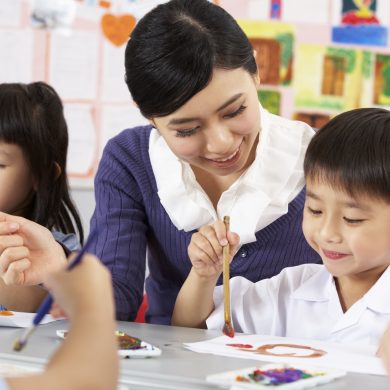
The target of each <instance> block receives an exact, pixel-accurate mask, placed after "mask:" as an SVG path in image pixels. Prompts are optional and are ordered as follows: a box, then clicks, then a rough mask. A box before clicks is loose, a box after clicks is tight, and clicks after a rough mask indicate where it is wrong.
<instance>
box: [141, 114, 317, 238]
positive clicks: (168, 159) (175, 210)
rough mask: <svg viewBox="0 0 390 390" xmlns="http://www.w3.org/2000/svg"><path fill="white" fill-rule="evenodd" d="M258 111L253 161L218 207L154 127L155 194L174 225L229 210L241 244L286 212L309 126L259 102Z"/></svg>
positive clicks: (202, 221)
mask: <svg viewBox="0 0 390 390" xmlns="http://www.w3.org/2000/svg"><path fill="white" fill-rule="evenodd" d="M260 115H261V116H260V118H261V126H260V128H261V134H260V140H259V143H258V145H257V148H256V157H255V160H254V162H253V164H252V165H251V166H250V167H249V168H248V169H247V171H246V172H245V173H244V174H243V175H242V176H241V177H240V178H239V179H238V180H236V182H234V183H233V184H232V185H231V186H230V188H229V189H228V190H226V191H225V192H224V193H223V194H222V196H221V198H220V200H219V202H218V205H217V212H216V211H215V209H214V207H213V205H212V203H211V201H210V199H209V198H208V196H207V195H206V193H205V192H204V191H203V189H202V188H201V186H200V185H199V183H198V182H197V181H196V178H195V175H194V173H193V171H192V169H191V166H190V165H189V164H188V163H187V162H184V161H181V160H180V159H178V158H177V157H176V156H175V155H174V154H173V152H172V151H171V150H170V148H169V147H168V145H167V144H166V142H165V140H164V138H163V137H162V136H160V134H159V133H158V131H157V130H156V129H153V130H152V132H151V134H150V140H149V156H150V161H151V165H152V168H153V172H154V175H155V178H156V182H157V189H158V196H159V198H160V201H161V204H162V205H163V207H164V209H165V211H166V212H167V213H168V215H169V217H170V218H171V220H172V222H173V224H174V225H175V226H176V227H177V228H178V229H179V230H184V231H191V230H194V229H198V228H200V227H201V226H203V225H206V224H211V223H213V222H214V221H216V220H217V219H222V218H223V216H224V215H230V221H231V223H230V228H231V231H234V232H236V233H238V234H239V235H240V239H241V240H240V244H241V245H243V244H246V243H249V242H253V241H256V237H255V233H256V232H257V231H259V230H261V229H262V228H264V227H265V226H267V225H269V224H270V223H272V222H273V221H275V220H276V219H278V218H279V217H280V216H282V215H284V214H286V213H287V210H288V204H289V203H290V201H291V200H292V199H294V198H295V196H296V195H297V194H298V193H299V192H300V191H301V189H302V188H303V185H304V180H303V158H304V153H305V150H306V147H307V144H308V142H309V141H310V138H311V136H312V134H313V130H312V129H311V128H310V127H309V126H308V125H306V124H304V123H302V122H293V121H290V120H287V119H283V118H280V117H278V116H275V115H272V114H270V113H268V112H267V111H266V110H265V109H263V108H262V107H261V108H260ZM162 161H163V162H164V163H163V164H162V163H161V162H162Z"/></svg>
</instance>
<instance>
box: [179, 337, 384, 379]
mask: <svg viewBox="0 0 390 390" xmlns="http://www.w3.org/2000/svg"><path fill="white" fill-rule="evenodd" d="M184 346H185V347H186V348H188V349H190V350H191V351H194V352H198V353H209V354H210V353H211V354H214V355H220V356H228V357H234V358H241V359H252V360H260V361H263V362H264V361H266V362H271V363H276V364H278V363H285V364H291V365H310V366H313V367H315V366H316V367H323V368H326V369H339V370H344V371H351V372H360V373H366V374H375V375H387V374H386V370H385V368H384V367H383V365H382V362H381V359H380V358H378V357H377V356H376V350H377V348H376V347H375V346H366V347H362V346H360V345H346V344H339V343H327V342H325V341H317V340H309V339H296V338H291V337H277V336H263V335H247V334H237V335H236V337H235V338H234V343H232V339H231V338H229V337H226V336H220V337H216V338H213V339H210V340H205V341H200V342H195V343H185V344H184Z"/></svg>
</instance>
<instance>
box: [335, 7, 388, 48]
mask: <svg viewBox="0 0 390 390" xmlns="http://www.w3.org/2000/svg"><path fill="white" fill-rule="evenodd" d="M340 19H341V20H340V25H338V26H334V27H333V29H332V41H333V42H337V43H352V44H357V45H373V46H387V28H386V27H385V26H383V25H381V21H380V18H379V15H378V12H377V0H343V1H342V9H341V18H340Z"/></svg>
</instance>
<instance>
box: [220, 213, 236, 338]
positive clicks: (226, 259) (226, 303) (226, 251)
mask: <svg viewBox="0 0 390 390" xmlns="http://www.w3.org/2000/svg"><path fill="white" fill-rule="evenodd" d="M223 223H224V224H225V228H226V234H227V233H228V232H229V227H230V217H228V216H225V217H223ZM229 271H230V245H229V242H228V243H227V244H226V245H225V246H224V247H223V312H224V317H225V324H224V326H223V330H222V331H223V334H225V335H226V336H229V337H234V329H233V324H232V320H231V314H230V284H229V283H230V281H229V279H230V272H229Z"/></svg>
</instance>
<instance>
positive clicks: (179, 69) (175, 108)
mask: <svg viewBox="0 0 390 390" xmlns="http://www.w3.org/2000/svg"><path fill="white" fill-rule="evenodd" d="M125 71H126V83H127V85H128V88H129V90H130V92H131V95H132V96H133V99H134V101H135V102H136V104H137V105H138V107H139V109H140V110H141V112H142V113H143V115H144V116H145V117H146V118H148V119H149V121H150V126H143V127H136V128H134V129H128V130H125V131H123V132H122V133H121V134H119V135H118V136H117V137H115V138H113V139H112V140H111V141H110V142H109V143H108V145H107V146H106V148H105V150H104V152H103V156H102V159H101V162H100V165H99V169H98V172H97V175H96V178H95V197H96V209H95V212H94V215H93V218H92V222H91V225H92V226H91V230H92V229H93V227H95V226H98V227H99V232H100V234H99V235H98V238H97V240H96V242H95V249H94V251H95V254H96V255H97V257H99V258H100V259H102V261H103V262H104V264H105V265H107V267H108V268H109V269H110V271H111V274H112V278H113V284H114V291H115V300H116V315H117V319H119V320H124V321H128V320H133V319H134V318H135V316H136V314H137V310H138V307H139V306H140V303H141V300H142V295H143V290H144V282H145V268H146V261H145V259H146V257H147V258H148V264H149V271H150V273H149V276H148V278H147V280H146V292H147V295H148V303H149V308H148V312H147V315H146V319H147V321H148V322H152V323H159V324H169V323H170V320H171V315H172V311H173V307H174V304H175V300H176V296H177V293H178V292H179V290H180V287H181V285H182V283H183V282H184V280H185V279H186V277H187V275H188V273H189V271H190V269H191V262H190V260H189V258H188V254H187V248H188V245H189V243H190V241H191V237H192V235H193V234H194V233H196V231H197V230H199V232H200V233H201V234H204V239H205V241H206V245H208V241H207V240H208V236H207V234H206V233H205V230H207V231H210V230H213V229H212V228H208V227H207V225H210V224H212V223H213V222H214V221H216V220H218V219H220V218H221V217H222V216H223V215H224V214H229V215H231V216H232V221H233V226H232V228H233V229H234V230H235V231H237V232H238V233H239V234H240V238H241V242H240V244H241V247H240V250H239V251H238V252H237V254H236V256H235V259H234V261H233V263H232V275H244V276H246V277H247V278H248V279H250V280H253V281H257V280H260V279H263V278H267V277H271V276H272V275H275V274H277V273H279V272H280V271H281V270H282V269H283V268H284V267H286V266H289V265H290V266H291V265H298V264H301V263H307V262H316V261H320V259H319V257H318V255H317V254H316V253H315V252H314V251H313V250H312V249H311V248H310V247H309V245H308V244H307V243H306V241H305V240H304V237H303V234H302V228H301V223H302V212H303V202H304V192H303V188H304V180H303V168H302V165H303V157H304V153H305V150H306V147H307V144H308V142H309V140H310V139H311V137H312V135H313V130H312V129H311V128H310V127H309V126H307V125H306V124H304V123H301V122H295V121H290V120H286V119H283V118H280V117H277V116H275V115H271V114H269V113H268V112H267V111H266V110H264V109H263V108H262V107H261V106H260V105H259V102H258V97H257V86H258V83H259V77H258V75H257V67H256V62H255V58H254V55H253V49H252V47H251V45H250V43H249V41H248V39H247V37H246V36H245V34H244V32H243V31H242V30H241V28H240V27H239V26H238V24H237V23H236V21H235V20H234V19H233V18H232V17H231V16H230V15H229V14H228V13H227V12H225V11H224V10H223V9H222V8H220V7H218V6H216V5H214V4H212V3H211V2H209V1H207V0H172V1H169V2H167V3H164V4H161V5H159V6H157V7H156V8H155V9H154V10H152V11H151V12H149V13H148V14H147V15H146V16H145V17H144V18H142V19H141V20H140V21H139V22H138V24H137V26H136V27H135V29H134V30H133V33H132V35H131V39H130V40H129V42H128V44H127V48H126V53H125ZM260 76H261V75H260ZM204 226H206V227H204ZM203 227H204V228H203ZM43 272H44V270H42V273H43ZM37 279H38V278H37Z"/></svg>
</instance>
